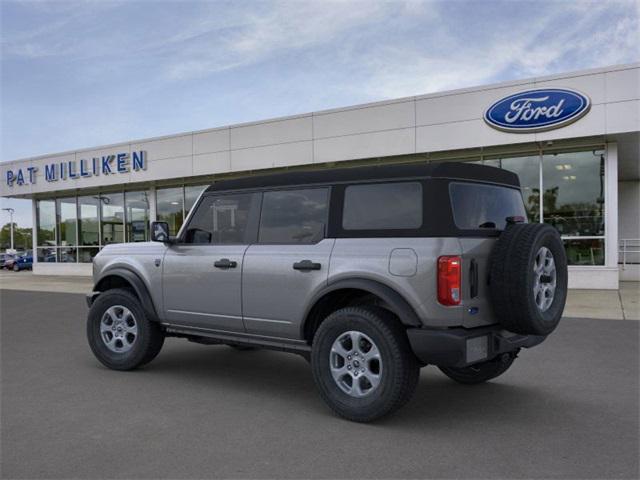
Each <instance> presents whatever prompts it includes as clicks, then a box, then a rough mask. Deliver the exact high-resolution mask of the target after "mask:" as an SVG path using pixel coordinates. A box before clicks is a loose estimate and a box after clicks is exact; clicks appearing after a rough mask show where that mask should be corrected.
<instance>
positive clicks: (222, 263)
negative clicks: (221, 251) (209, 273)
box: [213, 258, 238, 268]
mask: <svg viewBox="0 0 640 480" xmlns="http://www.w3.org/2000/svg"><path fill="white" fill-rule="evenodd" d="M213 266H214V267H216V268H236V267H237V266H238V262H234V261H231V260H229V259H228V258H221V259H220V260H216V261H215V262H213Z"/></svg>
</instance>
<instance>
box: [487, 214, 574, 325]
mask: <svg viewBox="0 0 640 480" xmlns="http://www.w3.org/2000/svg"><path fill="white" fill-rule="evenodd" d="M489 282H490V284H489V290H490V296H491V303H492V305H493V309H494V312H495V314H496V316H497V318H498V320H499V321H500V323H501V324H502V325H503V326H504V327H505V328H506V329H507V330H509V331H512V332H515V333H521V334H530V335H549V334H550V333H551V332H552V331H553V330H554V329H555V328H556V327H557V326H558V322H559V321H560V317H561V316H562V312H563V310H564V305H565V302H566V299H567V256H566V253H565V250H564V245H563V244H562V240H561V239H560V234H559V233H558V231H557V230H556V229H555V228H553V227H551V226H550V225H545V224H542V223H518V224H513V225H508V226H507V228H506V229H505V230H504V232H502V234H501V235H500V238H499V239H498V241H497V242H496V245H495V247H494V250H493V252H492V255H491V265H490V272H489Z"/></svg>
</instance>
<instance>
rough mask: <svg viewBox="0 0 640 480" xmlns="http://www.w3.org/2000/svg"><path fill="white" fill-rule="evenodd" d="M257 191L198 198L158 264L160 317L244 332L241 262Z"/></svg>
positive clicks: (252, 228) (251, 233)
mask: <svg viewBox="0 0 640 480" xmlns="http://www.w3.org/2000/svg"><path fill="white" fill-rule="evenodd" d="M258 202H259V196H258V195H257V194H251V193H248V194H231V195H215V194H209V195H205V196H203V197H202V199H201V201H200V202H199V204H198V205H197V206H196V210H195V211H194V213H193V215H192V216H191V217H190V219H189V223H188V225H187V226H186V228H185V229H183V230H184V232H183V233H182V235H181V238H180V239H179V241H178V243H176V244H174V245H172V246H171V247H170V248H168V249H167V252H166V254H165V256H164V266H163V282H162V284H163V287H162V288H163V294H164V308H165V312H164V313H165V318H166V319H167V320H168V321H169V322H170V323H175V324H180V325H187V326H191V327H197V328H203V329H208V330H223V331H230V332H244V331H245V328H244V324H243V322H242V296H241V291H242V266H243V260H244V255H245V252H246V250H247V248H248V245H249V244H250V243H251V242H252V241H254V240H255V236H256V229H257V218H258V211H259V205H258Z"/></svg>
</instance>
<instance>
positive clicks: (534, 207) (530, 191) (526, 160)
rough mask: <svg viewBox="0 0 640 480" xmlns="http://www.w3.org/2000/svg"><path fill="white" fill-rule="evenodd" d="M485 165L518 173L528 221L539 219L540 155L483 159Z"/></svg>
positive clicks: (537, 220)
mask: <svg viewBox="0 0 640 480" xmlns="http://www.w3.org/2000/svg"><path fill="white" fill-rule="evenodd" d="M484 164H485V165H490V166H493V167H498V168H504V169H505V170H509V171H510V172H513V173H515V174H516V175H518V178H519V179H520V187H521V189H522V199H523V200H524V205H525V208H526V210H527V217H528V218H529V221H530V222H539V221H540V157H539V156H538V155H531V156H526V157H511V158H494V159H487V160H485V161H484Z"/></svg>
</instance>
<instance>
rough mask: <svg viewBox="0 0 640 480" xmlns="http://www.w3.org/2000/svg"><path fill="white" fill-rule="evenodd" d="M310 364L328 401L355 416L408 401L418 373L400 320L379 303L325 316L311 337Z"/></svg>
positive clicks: (366, 417) (371, 415)
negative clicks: (377, 305) (380, 306)
mask: <svg viewBox="0 0 640 480" xmlns="http://www.w3.org/2000/svg"><path fill="white" fill-rule="evenodd" d="M311 367H312V370H313V376H314V380H315V382H316V386H317V387H318V390H319V392H320V395H321V396H322V398H323V399H324V401H325V402H326V403H327V404H328V405H329V407H331V409H332V410H333V411H334V412H336V413H337V414H338V415H340V416H342V417H344V418H347V419H349V420H353V421H356V422H369V421H372V420H376V419H378V418H380V417H382V416H384V415H387V414H389V413H392V412H393V411H395V410H397V409H398V408H400V407H401V406H402V405H404V404H405V403H406V402H407V401H408V400H409V399H410V398H411V395H412V394H413V392H414V390H415V388H416V385H417V383H418V378H419V373H420V368H419V365H418V362H417V360H416V358H415V357H414V355H413V353H412V351H411V348H410V346H409V341H408V340H407V335H406V333H405V331H404V329H403V328H402V325H401V324H400V323H399V321H398V319H397V318H396V317H395V316H394V315H392V314H391V313H389V312H388V311H386V310H384V309H381V308H378V307H347V308H343V309H340V310H338V311H336V312H334V313H332V314H331V315H330V316H329V317H327V319H326V320H324V321H323V322H322V324H321V325H320V327H319V328H318V331H317V332H316V335H315V337H314V340H313V346H312V351H311Z"/></svg>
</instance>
